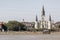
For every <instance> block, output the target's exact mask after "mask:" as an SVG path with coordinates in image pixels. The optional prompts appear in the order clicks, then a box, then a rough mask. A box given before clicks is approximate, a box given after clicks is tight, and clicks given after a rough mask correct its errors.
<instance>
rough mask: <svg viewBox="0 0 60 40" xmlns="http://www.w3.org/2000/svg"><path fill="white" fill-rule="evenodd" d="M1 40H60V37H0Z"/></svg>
mask: <svg viewBox="0 0 60 40" xmlns="http://www.w3.org/2000/svg"><path fill="white" fill-rule="evenodd" d="M0 40H60V35H51V34H50V35H49V34H42V35H0Z"/></svg>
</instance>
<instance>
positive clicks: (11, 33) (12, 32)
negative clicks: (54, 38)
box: [0, 31, 60, 35]
mask: <svg viewBox="0 0 60 40" xmlns="http://www.w3.org/2000/svg"><path fill="white" fill-rule="evenodd" d="M41 34H43V33H42V32H27V31H21V32H20V31H19V32H16V31H9V32H0V35H41ZM51 34H57V35H58V34H59V35H60V32H51Z"/></svg>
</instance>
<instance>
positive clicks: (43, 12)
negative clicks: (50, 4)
mask: <svg viewBox="0 0 60 40" xmlns="http://www.w3.org/2000/svg"><path fill="white" fill-rule="evenodd" d="M42 16H45V10H44V6H43V8H42Z"/></svg>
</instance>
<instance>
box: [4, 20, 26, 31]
mask: <svg viewBox="0 0 60 40" xmlns="http://www.w3.org/2000/svg"><path fill="white" fill-rule="evenodd" d="M4 25H6V26H7V28H8V30H16V31H18V30H24V29H26V28H25V25H23V24H22V23H20V22H18V21H8V23H5V24H4Z"/></svg>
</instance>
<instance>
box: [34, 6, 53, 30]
mask: <svg viewBox="0 0 60 40" xmlns="http://www.w3.org/2000/svg"><path fill="white" fill-rule="evenodd" d="M53 26H54V25H53V23H52V20H51V15H49V20H48V21H47V20H46V16H45V10H44V6H43V8H42V15H41V20H38V18H37V15H36V21H35V26H34V28H35V29H36V30H40V29H48V30H50V29H52V27H53Z"/></svg>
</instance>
